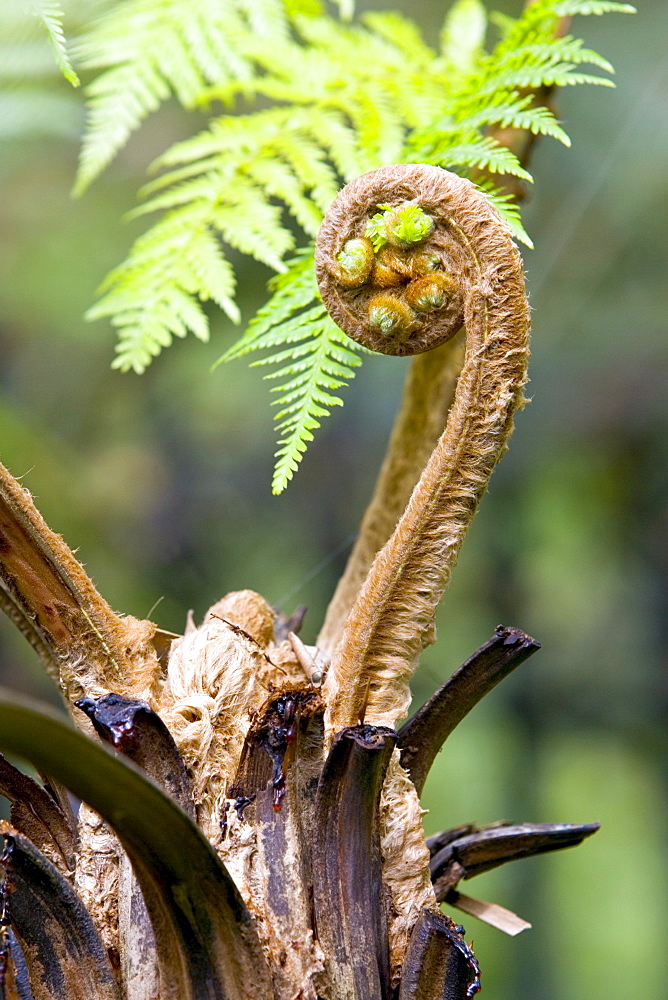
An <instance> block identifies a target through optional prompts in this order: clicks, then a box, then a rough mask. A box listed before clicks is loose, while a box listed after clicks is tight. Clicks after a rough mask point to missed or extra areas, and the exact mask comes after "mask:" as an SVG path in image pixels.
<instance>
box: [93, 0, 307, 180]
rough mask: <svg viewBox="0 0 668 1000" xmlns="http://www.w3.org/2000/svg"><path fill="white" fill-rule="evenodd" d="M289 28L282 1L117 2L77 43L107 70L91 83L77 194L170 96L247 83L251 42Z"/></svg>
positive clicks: (274, 39) (192, 99)
mask: <svg viewBox="0 0 668 1000" xmlns="http://www.w3.org/2000/svg"><path fill="white" fill-rule="evenodd" d="M286 35H287V18H286V16H285V10H284V5H283V3H282V2H281V0H254V3H248V2H247V0H228V2H226V3H221V2H220V0H189V2H188V3H183V2H180V0H129V2H127V3H125V4H122V5H120V6H118V5H117V6H115V7H113V8H111V9H110V10H109V12H108V13H107V15H106V16H105V17H103V18H102V19H101V20H100V22H99V23H98V24H97V25H96V26H94V27H93V28H92V29H91V30H90V31H89V32H88V33H87V34H86V35H84V36H83V37H82V38H81V39H80V41H79V44H78V54H79V58H80V60H81V64H82V66H83V67H84V68H86V69H98V70H102V72H101V74H100V75H99V76H97V77H96V79H95V80H94V81H93V82H92V83H91V84H90V85H89V86H88V87H87V94H88V97H89V105H88V123H87V127H86V133H85V135H84V140H83V144H82V149H81V157H80V164H79V171H78V174H77V180H76V183H75V188H74V190H75V193H76V194H80V193H81V192H82V191H83V190H84V189H85V188H86V187H87V186H88V185H89V184H90V183H91V181H92V180H93V179H94V178H95V177H97V175H98V174H99V173H101V171H102V170H103V169H104V168H105V167H106V166H107V164H108V163H109V162H110V161H111V160H112V159H113V157H114V156H115V155H116V153H117V152H118V150H119V149H121V148H122V146H123V145H124V144H125V143H126V141H127V140H128V138H129V136H130V135H131V133H132V132H133V131H134V130H135V129H136V128H137V127H138V126H139V124H140V123H141V121H142V120H143V119H144V118H145V117H146V116H147V115H148V114H150V113H151V112H152V111H155V110H156V109H157V108H158V107H159V106H160V104H161V103H162V102H163V101H165V100H167V98H168V97H169V96H170V95H172V94H174V95H175V96H176V97H177V99H178V100H179V101H180V102H181V103H182V104H183V105H184V106H185V107H187V108H189V107H193V106H194V105H195V104H196V102H197V101H198V100H199V98H200V96H201V94H202V91H203V90H204V89H205V88H206V87H207V86H209V85H211V84H217V85H219V86H221V87H222V86H225V85H229V84H231V83H235V84H238V85H239V86H242V85H243V84H244V83H245V82H248V81H249V80H251V79H252V78H253V76H254V74H255V67H254V65H253V61H252V59H251V58H249V56H248V55H247V53H246V49H247V48H249V47H250V46H251V43H252V44H256V43H257V41H258V39H259V40H263V41H264V44H267V45H268V44H274V45H275V44H278V45H280V44H281V41H282V39H283V38H285V37H286Z"/></svg>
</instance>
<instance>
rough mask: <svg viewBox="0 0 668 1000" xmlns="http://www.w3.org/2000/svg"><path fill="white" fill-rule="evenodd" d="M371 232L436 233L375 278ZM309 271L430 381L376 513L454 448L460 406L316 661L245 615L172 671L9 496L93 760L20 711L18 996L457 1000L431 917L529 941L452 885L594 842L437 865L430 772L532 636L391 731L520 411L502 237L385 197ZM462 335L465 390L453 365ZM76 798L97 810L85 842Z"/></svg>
mask: <svg viewBox="0 0 668 1000" xmlns="http://www.w3.org/2000/svg"><path fill="white" fill-rule="evenodd" d="M379 205H382V206H385V205H390V206H391V208H390V209H384V211H386V212H388V213H390V215H392V213H393V212H394V213H395V215H396V214H397V213H398V215H399V217H401V218H403V216H402V213H403V212H404V211H405V210H406V208H407V207H408V208H409V209H410V211H409V215H410V213H411V212H413V214H414V215H415V214H416V213H417V216H416V217H417V218H418V221H419V222H421V223H425V219H426V223H425V224H424V226H423V231H422V232H420V233H419V234H418V237H417V238H416V239H413V240H412V242H411V239H408V240H407V241H406V240H404V242H403V243H401V242H399V243H398V244H397V245H394V244H393V242H392V240H393V239H394V238H395V237H394V235H393V231H391V226H390V222H389V221H383V220H381V228H382V227H383V226H384V227H385V229H384V230H383V231H384V232H385V233H386V235H387V236H388V238H387V240H385V243H383V240H382V239H381V240H380V241H379V242H380V243H381V247H377V246H375V245H374V246H373V247H371V249H370V246H371V244H370V241H369V238H368V237H367V235H366V233H367V226H368V224H369V221H370V219H372V217H373V216H374V215H376V214H377V209H378V206H379ZM388 218H389V216H388ZM400 221H401V219H400ZM402 224H403V223H402ZM381 236H382V233H381ZM365 240H366V241H367V242H366V243H365V242H364V241H365ZM350 241H361V244H362V246H364V247H365V253H367V261H366V263H365V265H364V269H363V270H364V274H363V275H362V276H361V280H360V275H359V274H358V275H357V276H353V279H352V283H351V280H350V276H349V275H345V274H344V275H343V277H344V279H345V280H344V281H343V282H342V281H341V280H340V279H341V274H342V270H341V269H342V264H341V260H342V257H341V254H342V252H343V251H345V249H346V247H347V246H348V245H349V243H350ZM387 244H389V246H390V251H387V250H386V251H385V252H383V253H382V255H381V250H382V246H384V245H387ZM357 245H358V243H355V246H357ZM344 256H345V255H344ZM316 259H317V269H318V276H319V280H320V283H321V288H322V292H323V298H324V299H325V301H326V303H327V305H328V308H330V310H331V312H332V314H333V316H334V317H335V319H337V321H338V322H340V324H341V325H342V327H343V328H344V329H345V330H346V332H348V333H349V334H350V335H351V336H354V337H357V338H359V339H361V340H362V341H363V342H369V341H370V340H371V341H372V342H373V346H375V347H380V348H382V349H383V350H386V351H387V352H388V353H392V354H409V353H413V352H414V351H418V352H424V353H423V354H422V357H423V358H424V362H423V364H422V368H420V367H417V366H416V367H414V369H413V375H412V378H413V380H414V383H415V388H416V389H419V385H420V377H421V376H420V374H419V373H420V371H421V370H422V372H423V374H424V373H426V372H429V375H428V378H427V384H428V386H429V387H430V388H429V391H428V392H427V394H426V395H427V398H426V399H425V400H424V401H423V402H422V403H421V407H422V412H421V415H418V416H417V417H416V410H415V409H414V408H411V407H410V406H409V407H408V408H407V409H404V411H403V413H402V415H401V417H400V428H401V429H400V431H399V432H398V434H399V437H400V438H401V441H402V445H401V447H398V448H395V449H394V458H393V459H392V461H391V463H390V467H388V470H387V477H388V478H387V481H386V484H385V487H384V489H385V490H387V491H389V492H392V490H393V487H392V486H391V483H392V482H393V481H395V479H396V483H397V486H396V492H397V495H402V493H403V492H405V491H406V488H407V487H406V483H407V482H409V481H410V480H411V478H412V476H413V472H412V471H409V472H408V473H407V474H406V476H402V473H401V469H400V466H401V460H400V453H401V451H402V449H404V448H405V447H406V442H409V444H408V448H409V450H415V449H414V448H413V445H412V444H410V442H411V441H413V442H415V441H416V440H417V438H418V437H419V436H420V435H419V433H418V432H417V430H416V429H417V428H418V427H419V426H420V425H421V423H422V422H423V421H424V419H426V418H427V417H428V415H429V413H430V412H437V413H438V414H440V416H437V417H435V421H436V423H435V425H434V426H436V424H437V423H438V421H439V420H442V415H443V414H442V411H443V409H444V399H445V397H446V396H447V393H448V391H449V387H451V385H452V384H453V383H454V381H455V379H456V383H457V387H456V393H455V397H454V402H453V404H452V406H451V408H450V412H449V415H448V418H447V423H446V426H445V429H444V430H443V432H442V433H441V434H440V436H439V437H438V440H437V441H436V444H435V447H434V449H433V452H432V453H431V456H425V467H424V471H423V473H422V476H421V478H420V480H419V482H418V483H417V485H416V486H415V489H414V490H413V493H412V496H411V497H410V499H409V501H408V503H407V505H406V508H405V511H404V512H403V513H401V510H399V509H397V510H396V511H390V512H388V511H385V510H383V509H380V508H379V507H378V505H376V507H375V508H372V513H371V514H370V515H369V517H368V518H367V521H366V522H365V529H364V531H363V543H362V544H363V548H364V552H363V558H360V556H359V554H358V553H357V554H354V556H353V560H352V562H353V569H352V570H351V571H350V572H349V573H347V574H346V578H345V579H346V582H345V586H344V589H343V592H342V591H339V593H337V596H336V597H335V599H334V600H333V602H332V606H331V608H330V611H329V613H328V615H327V620H326V623H325V626H324V628H323V632H322V640H321V643H320V644H319V646H318V647H307V646H304V644H303V643H302V642H301V641H300V640H299V638H298V637H297V636H296V635H295V631H296V630H297V629H298V624H299V623H298V621H297V620H296V619H295V620H294V621H293V620H288V621H287V622H286V619H285V617H284V616H281V615H277V614H276V613H275V612H274V611H273V610H272V609H271V608H270V607H269V605H268V604H267V603H266V602H265V601H264V599H263V598H262V597H260V596H259V595H258V594H255V593H252V592H250V591H241V592H236V593H232V594H228V595H227V596H226V597H224V598H222V600H220V601H219V602H218V603H217V604H215V605H214V606H213V607H212V608H211V609H210V610H209V612H208V613H207V615H206V617H205V619H204V621H203V623H202V624H201V625H200V626H199V627H198V628H192V629H189V630H187V631H186V634H185V635H182V636H176V637H173V640H172V641H171V643H170V639H171V637H170V636H169V635H167V634H165V633H161V632H158V631H157V630H156V629H155V627H154V626H153V625H152V624H151V623H150V622H139V621H136V620H135V619H132V618H127V617H123V616H120V615H117V614H115V613H114V612H113V611H112V610H111V609H110V608H109V606H108V605H107V604H106V602H105V601H104V600H103V599H102V598H101V597H100V595H99V594H98V593H97V591H96V589H95V587H94V585H93V584H92V582H91V581H90V579H89V578H88V576H87V575H86V573H85V572H84V570H83V569H82V567H81V566H80V565H79V563H78V562H77V561H76V559H75V557H74V556H73V554H72V553H71V551H70V550H69V549H68V548H67V546H66V545H65V543H64V542H63V540H62V539H61V538H60V537H59V536H57V535H55V534H54V533H53V532H52V531H50V529H49V528H48V527H47V526H46V524H45V523H44V522H43V520H42V519H41V517H40V515H39V514H38V513H37V511H36V510H35V508H34V506H33V503H32V500H31V498H30V496H29V495H28V493H27V492H26V491H25V490H24V489H23V488H22V487H21V486H20V485H19V484H18V483H17V482H16V481H15V480H13V479H12V477H11V476H10V475H9V473H8V472H7V471H6V470H4V469H1V468H0V602H1V603H2V606H3V607H4V609H5V610H6V611H7V612H8V613H9V615H10V617H11V618H12V620H13V621H14V622H15V623H16V624H17V625H18V627H19V628H20V629H21V630H22V632H23V633H24V634H25V635H26V636H27V638H28V639H29V640H30V641H31V642H32V644H33V645H34V646H35V648H36V649H37V651H38V653H39V655H40V657H41V658H42V660H43V662H44V663H45V666H46V668H47V670H48V671H49V673H50V675H51V676H52V677H53V679H54V680H55V681H56V683H57V684H58V686H59V688H60V691H61V692H62V695H63V697H64V700H65V703H66V705H67V706H68V708H69V710H70V713H71V716H72V719H73V721H74V723H75V725H76V726H77V727H78V728H79V729H81V730H83V734H82V733H78V732H76V730H75V729H73V728H70V727H68V726H66V725H64V724H63V723H62V721H59V720H58V719H57V718H55V717H54V716H53V715H52V714H50V713H49V712H44V711H43V710H38V709H36V708H35V707H34V706H33V705H30V704H27V703H25V702H17V700H16V699H13V700H11V699H4V700H0V746H1V747H2V749H4V750H6V751H7V752H9V753H11V754H14V755H17V756H19V757H22V758H24V759H26V760H28V761H30V762H31V763H32V764H33V765H34V766H35V768H36V769H37V770H38V772H39V773H40V774H43V775H44V776H45V777H44V783H43V785H40V784H39V783H38V782H36V781H34V780H33V779H30V778H27V777H26V776H25V775H22V774H20V772H18V771H17V770H16V768H14V766H13V765H11V764H9V763H8V762H6V761H1V760H0V792H1V793H2V794H3V795H5V796H6V797H8V798H9V799H10V800H11V802H12V816H11V823H5V824H4V825H3V827H2V834H3V837H4V845H5V850H4V853H3V855H2V867H3V870H4V881H3V883H2V886H1V887H0V911H1V920H0V981H2V982H4V989H5V993H6V995H7V996H11V997H21V998H27V997H34V998H35V1000H71V998H79V997H80V998H82V1000H84V998H86V1000H100V998H104V1000H121V998H122V1000H177V998H178V1000H228V998H229V1000H295V998H301V1000H464V998H467V997H471V996H473V995H474V994H475V993H476V992H477V991H478V989H479V987H480V970H479V967H478V963H477V960H476V958H475V956H474V954H473V952H472V950H471V948H470V947H469V945H468V944H467V943H466V941H465V939H464V930H463V928H462V927H461V926H460V925H459V924H456V923H455V922H454V921H453V920H452V919H451V918H450V917H449V916H446V915H445V914H444V913H442V912H441V910H440V908H439V903H440V902H441V901H443V900H445V901H446V903H447V904H448V905H455V906H459V907H460V908H461V909H463V910H465V911H466V912H469V913H475V914H476V915H479V916H481V917H482V918H483V919H487V920H489V921H491V922H496V923H497V924H500V925H502V926H504V927H505V929H508V930H510V931H511V932H513V931H515V930H517V923H516V922H515V923H513V915H512V914H508V912H507V911H504V910H503V909H502V908H499V907H494V906H493V905H492V904H483V903H481V902H480V901H477V900H474V899H471V898H470V897H468V896H464V894H462V893H460V892H459V890H458V888H457V887H458V884H459V882H460V880H462V879H468V878H471V877H473V876H475V875H476V874H478V873H479V872H481V871H485V870H487V869H489V868H491V867H494V866H495V865H498V864H502V863H503V862H505V861H509V860H513V859H515V858H519V857H525V856H528V855H532V854H537V853H541V852H544V851H548V850H554V849H557V848H561V847H566V846H571V845H573V844H576V843H579V842H580V841H581V840H582V839H583V838H584V837H586V836H588V835H589V834H590V833H592V832H593V831H594V830H595V829H596V825H595V824H589V825H586V826H561V825H560V826H531V825H521V826H503V825H498V826H494V827H492V828H483V829H477V828H476V827H474V826H473V825H467V826H463V827H455V828H453V829H452V830H449V831H444V832H443V833H442V834H439V835H438V836H436V837H433V838H430V840H429V841H426V840H425V837H424V833H423V829H422V820H421V809H420V803H419V793H420V792H421V790H422V788H423V785H424V781H425V779H426V776H427V773H428V771H429V767H430V765H431V763H432V761H433V759H434V756H435V754H436V753H437V751H438V750H439V749H440V747H441V745H442V744H443V742H444V741H445V740H446V739H447V737H448V735H449V734H450V732H451V731H452V730H453V729H454V727H455V726H456V725H457V724H458V723H459V722H460V721H461V719H462V718H463V717H464V716H465V715H466V714H467V713H468V712H469V711H470V710H471V709H472V708H473V707H474V705H475V704H476V703H477V702H478V701H479V700H480V698H482V697H483V696H484V695H485V694H486V693H487V692H488V691H490V690H491V689H492V688H493V687H494V685H495V684H496V683H498V682H499V681H500V680H501V679H502V678H503V677H504V676H506V675H507V674H508V673H509V672H510V671H511V670H513V669H514V668H515V667H517V666H518V665H519V664H520V663H521V662H523V661H524V660H525V659H526V658H527V657H528V656H530V655H531V654H533V653H534V652H535V651H536V649H537V648H538V643H536V642H535V641H534V640H533V639H531V637H529V636H527V635H526V634H525V633H523V632H521V631H520V630H519V629H516V628H508V627H499V628H498V629H497V630H496V633H495V634H494V636H492V638H491V639H490V640H489V641H488V642H487V643H485V644H484V645H483V646H482V647H481V648H480V649H479V650H478V651H477V652H476V653H474V654H473V656H472V657H471V658H470V659H469V660H467V661H466V663H465V664H463V665H462V666H461V667H460V668H459V670H457V671H456V672H455V673H454V674H453V675H452V677H451V678H450V679H449V680H448V681H447V682H446V684H444V685H443V687H442V688H441V689H439V691H437V692H436V693H435V695H434V696H433V697H432V698H431V699H430V700H429V702H427V704H426V705H425V706H424V707H423V708H422V709H420V710H419V711H418V712H417V714H416V715H415V716H413V718H412V719H411V720H410V721H409V722H407V723H405V724H404V725H403V726H402V727H401V728H400V729H399V730H398V731H397V729H396V728H395V727H396V725H397V723H398V722H399V721H400V720H401V719H403V717H404V716H405V715H406V712H407V710H408V706H409V702H410V694H409V687H408V683H409V680H410V677H411V675H412V673H413V671H414V670H415V668H416V666H417V664H418V659H419V656H420V653H421V651H422V650H423V649H424V647H425V646H426V645H428V644H429V643H430V642H433V641H434V638H435V633H434V617H435V612H436V608H437V605H438V603H439V601H440V599H441V596H442V594H443V591H444V589H445V587H446V585H447V583H448V580H449V576H450V572H451V570H452V567H453V565H454V563H455V561H456V558H457V554H458V551H459V547H460V545H461V543H462V540H463V538H464V535H465V534H466V532H467V530H468V527H469V525H470V523H471V520H472V518H473V516H474V514H475V512H476V509H477V507H478V503H479V501H480V499H481V497H482V495H483V493H484V491H485V489H486V486H487V482H488V480H489V477H490V475H491V473H492V470H493V468H494V466H495V464H496V462H497V461H498V459H499V458H500V456H501V454H502V452H503V451H504V449H505V447H506V443H507V439H508V436H509V434H510V431H511V427H512V420H513V415H514V413H515V411H516V410H517V409H518V407H520V406H521V404H522V387H523V385H524V383H525V380H526V363H527V357H528V332H529V316H528V307H527V303H526V297H525V294H524V283H523V277H522V268H521V262H520V258H519V255H518V253H517V250H516V249H515V247H514V245H513V243H512V240H511V239H510V236H509V233H508V231H507V229H506V226H505V225H504V223H503V222H502V221H501V220H500V218H499V217H498V215H497V214H496V212H495V211H494V209H493V208H491V207H490V205H489V203H488V202H487V200H486V198H485V197H484V195H482V194H481V193H480V192H479V191H478V190H477V189H476V188H475V187H474V186H473V185H472V184H471V183H469V182H468V181H465V180H462V179H460V178H458V177H455V176H454V175H452V174H449V173H447V172H446V171H444V170H441V169H439V168H436V167H428V166H421V165H417V166H416V165H412V166H402V167H386V168H381V169H380V170H376V171H373V172H371V173H370V174H367V175H364V176H363V177H361V178H359V179H358V180H357V181H354V182H353V183H352V184H350V185H349V186H348V187H347V188H345V189H344V191H343V192H342V193H341V195H340V196H339V198H337V200H336V201H335V203H334V205H333V206H332V208H331V210H330V212H329V213H328V216H327V218H326V220H325V223H324V225H323V228H322V231H321V236H320V238H319V241H318V248H317V258H316ZM388 268H389V269H390V270H391V269H394V271H395V272H396V274H395V275H394V276H393V277H392V282H393V284H392V288H393V290H392V292H391V293H388V292H386V291H383V287H384V286H383V285H382V280H385V279H383V278H382V275H385V278H386V277H387V270H388ZM397 275H398V277H397ZM395 278H396V280H395ZM425 290H426V291H425ZM423 292H424V293H425V294H424V295H423ZM379 297H380V298H379ZM379 303H380V304H379ZM388 315H389V320H388V319H387V317H388ZM397 316H398V317H399V320H398V321H397V320H396V317H397ZM379 317H380V318H379ZM462 325H463V326H464V327H465V329H466V352H465V357H464V360H463V366H462V368H461V373H460V374H459V376H458V378H456V371H455V367H453V365H452V352H450V354H448V352H449V351H450V348H448V347H447V344H448V343H450V342H451V341H450V338H451V337H453V336H454V335H455V334H456V333H457V331H458V330H459V329H460V327H462ZM460 340H461V337H460ZM438 345H441V346H438ZM432 346H433V347H434V350H431V348H432ZM455 350H456V351H457V352H459V351H461V350H463V344H461V343H459V342H457V346H456V348H455ZM411 392H413V390H411ZM418 396H419V391H418V392H416V393H415V398H417V397H418ZM411 421H416V423H415V428H414V432H411V430H410V427H411ZM431 433H432V434H435V431H434V430H433V429H432V432H431ZM407 464H408V465H410V464H411V463H410V462H408V463H407ZM393 477H395V479H393ZM400 481H401V483H400ZM399 515H400V516H399ZM390 517H392V518H394V519H395V520H397V519H398V523H396V527H394V528H393V530H392V529H391V528H390V526H389V524H388V518H390ZM378 550H379V551H378ZM360 567H364V573H361V571H360ZM342 594H343V596H342ZM84 734H86V735H84ZM64 789H69V790H70V791H71V792H73V793H74V794H75V795H76V796H77V797H78V798H79V799H81V800H82V802H83V803H85V804H84V805H82V806H81V809H80V810H79V814H78V816H77V817H76V819H75V818H74V816H73V814H72V812H71V810H70V808H69V803H68V799H67V796H66V794H65V792H64ZM514 919H515V921H517V918H514Z"/></svg>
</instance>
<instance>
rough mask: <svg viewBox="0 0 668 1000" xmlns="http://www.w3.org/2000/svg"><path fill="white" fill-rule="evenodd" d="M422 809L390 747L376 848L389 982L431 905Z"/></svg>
mask: <svg viewBox="0 0 668 1000" xmlns="http://www.w3.org/2000/svg"><path fill="white" fill-rule="evenodd" d="M425 811H426V810H424V809H422V808H421V807H420V800H419V798H418V794H417V792H416V790H415V786H414V785H413V783H412V781H411V780H410V778H409V777H408V775H407V774H406V771H405V770H404V769H403V767H402V766H401V764H400V763H399V751H398V750H395V751H394V753H393V754H392V758H391V760H390V765H389V767H388V769H387V774H386V776H385V782H384V785H383V791H382V794H381V800H380V831H381V840H380V851H381V855H382V858H383V869H382V871H383V884H384V885H385V887H386V888H387V890H388V892H389V896H390V918H389V921H388V931H389V939H390V968H391V972H392V981H393V985H396V983H397V982H398V981H399V976H400V973H401V967H402V964H403V960H404V956H405V954H406V949H407V947H408V939H409V937H410V934H411V931H412V929H413V926H414V924H415V922H416V920H417V918H418V916H419V914H420V911H421V910H422V909H423V907H425V906H433V907H434V908H436V907H437V903H436V897H435V895H434V889H433V886H432V884H431V877H430V874H429V849H428V847H427V845H426V843H425V836H424V829H423V827H422V817H423V815H424V814H425Z"/></svg>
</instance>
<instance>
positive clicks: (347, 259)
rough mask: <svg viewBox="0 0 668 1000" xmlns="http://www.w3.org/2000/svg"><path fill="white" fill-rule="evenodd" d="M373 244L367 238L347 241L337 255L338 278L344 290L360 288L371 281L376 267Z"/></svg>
mask: <svg viewBox="0 0 668 1000" xmlns="http://www.w3.org/2000/svg"><path fill="white" fill-rule="evenodd" d="M374 260H375V258H374V253H373V243H372V242H371V240H370V239H368V238H367V237H366V236H360V237H357V238H356V239H352V240H346V242H345V243H344V244H343V247H342V249H341V250H340V251H339V252H338V253H337V255H336V263H337V264H338V273H337V278H338V281H339V284H340V285H342V286H343V288H359V286H360V285H364V284H365V283H366V282H367V281H368V280H369V275H370V274H371V269H372V267H373V265H374Z"/></svg>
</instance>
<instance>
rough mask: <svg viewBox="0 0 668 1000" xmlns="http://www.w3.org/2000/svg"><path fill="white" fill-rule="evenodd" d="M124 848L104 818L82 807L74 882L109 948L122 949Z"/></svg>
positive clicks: (116, 950) (86, 807) (85, 806)
mask: <svg viewBox="0 0 668 1000" xmlns="http://www.w3.org/2000/svg"><path fill="white" fill-rule="evenodd" d="M121 854H122V848H121V846H120V844H119V842H118V840H117V839H116V837H115V835H114V834H113V833H112V832H111V830H110V829H109V827H108V826H107V825H106V823H105V822H104V820H102V819H100V817H99V816H98V814H97V813H96V812H94V811H93V810H92V809H90V808H89V807H88V806H87V805H85V804H83V803H82V805H81V807H80V809H79V852H78V854H77V865H76V871H75V878H74V885H75V888H76V890H77V892H78V893H79V895H80V896H81V899H82V901H83V903H84V905H85V907H86V909H87V910H88V912H89V913H90V915H91V917H92V919H93V923H94V924H95V926H96V928H97V930H98V932H99V934H100V937H101V938H102V941H103V943H104V945H105V947H106V948H107V949H113V950H114V951H115V952H116V953H118V950H119V944H118V876H119V864H120V857H121Z"/></svg>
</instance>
